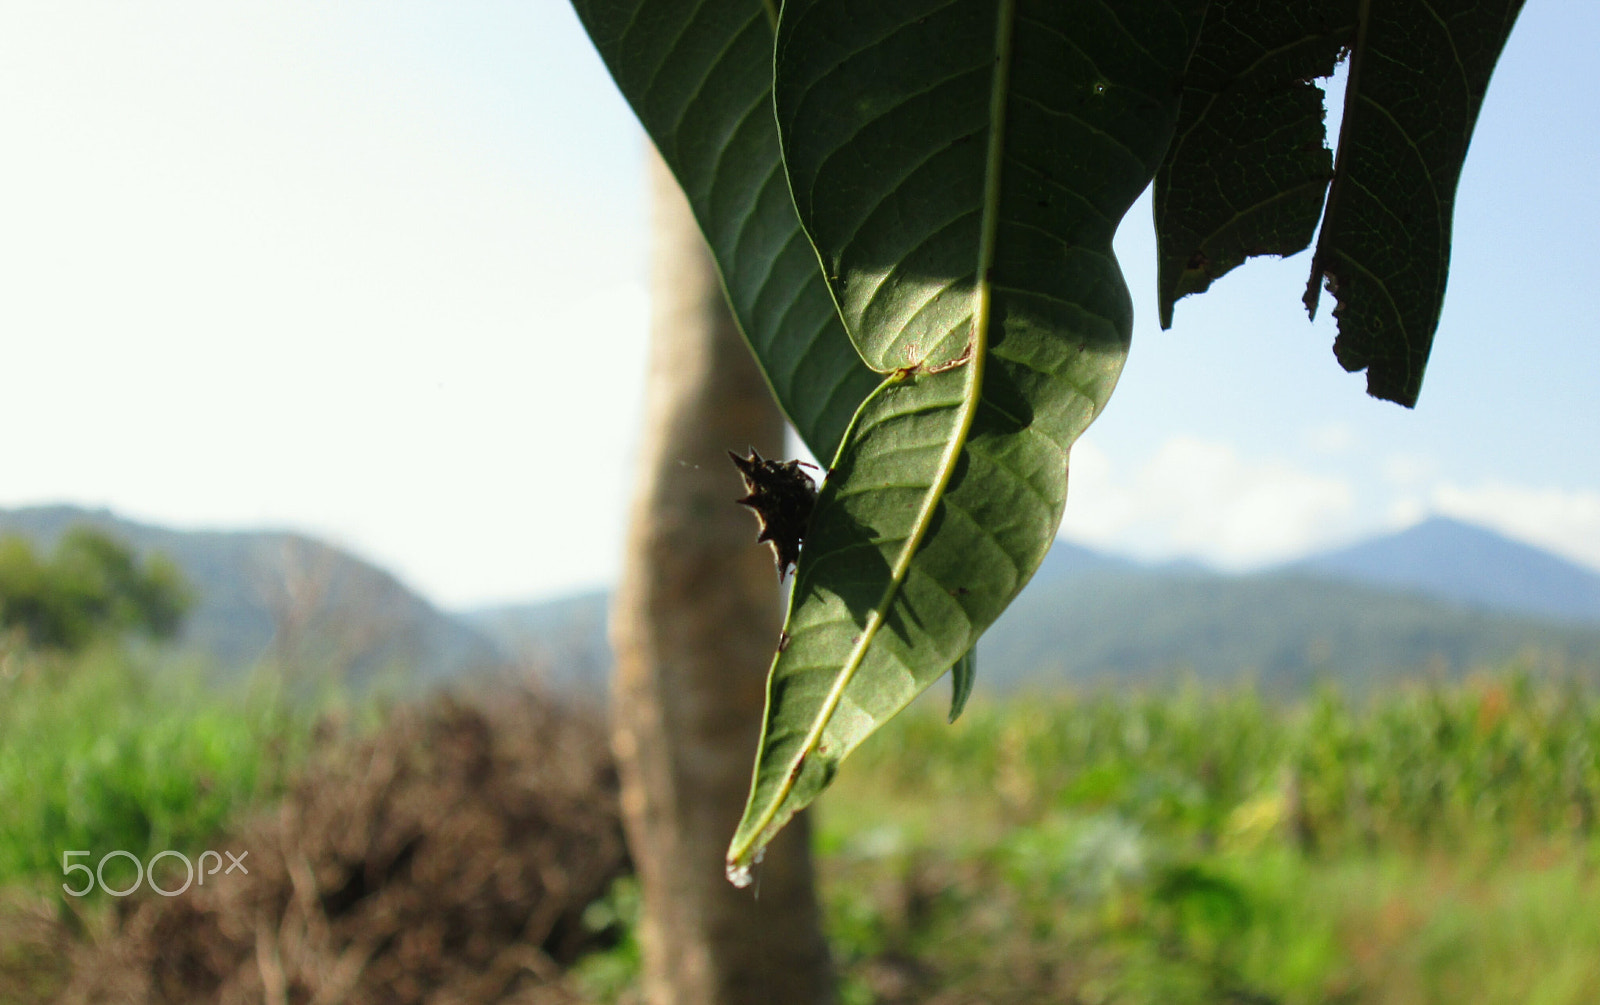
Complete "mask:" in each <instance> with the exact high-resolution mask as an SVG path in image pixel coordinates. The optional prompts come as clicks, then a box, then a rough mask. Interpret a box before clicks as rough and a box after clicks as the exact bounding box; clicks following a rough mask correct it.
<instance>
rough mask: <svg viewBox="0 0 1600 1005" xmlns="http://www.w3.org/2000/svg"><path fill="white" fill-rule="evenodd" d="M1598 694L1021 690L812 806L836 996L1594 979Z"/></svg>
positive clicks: (1575, 985) (1590, 984)
mask: <svg viewBox="0 0 1600 1005" xmlns="http://www.w3.org/2000/svg"><path fill="white" fill-rule="evenodd" d="M1597 798H1600V700H1597V698H1596V696H1595V695H1594V694H1592V693H1591V692H1588V691H1585V690H1581V689H1578V688H1576V687H1572V688H1568V687H1559V686H1548V685H1547V686H1536V685H1534V684H1532V683H1530V682H1528V681H1527V680H1526V679H1523V678H1519V677H1516V676H1515V675H1503V676H1500V677H1497V678H1486V679H1483V680H1478V681H1474V682H1472V683H1468V684H1454V685H1439V686H1414V687H1400V688H1392V689H1390V690H1387V691H1384V692H1382V693H1379V694H1377V695H1375V696H1373V697H1372V698H1371V699H1370V700H1368V701H1364V702H1363V703H1361V704H1360V705H1359V706H1352V705H1351V704H1348V703H1346V702H1344V701H1342V700H1341V699H1340V698H1339V697H1337V696H1336V695H1335V694H1333V693H1331V692H1329V693H1324V694H1321V695H1319V696H1317V697H1316V698H1314V699H1312V700H1310V701H1308V702H1304V703H1300V704H1296V705H1292V706H1278V705H1272V704H1267V703H1264V702H1263V701H1261V700H1259V699H1258V698H1257V697H1255V696H1254V695H1253V694H1251V693H1248V692H1237V691H1236V692H1231V693H1224V694H1216V693H1206V692H1203V691H1200V690H1198V689H1191V690H1187V691H1179V692H1176V693H1173V692H1167V693H1160V694H1132V695H1118V696H1112V695H1102V696H1099V697H1088V698H1080V699H1070V698H1044V699H1034V700H1017V701H1012V702H1008V703H1006V704H999V705H981V706H979V707H975V708H972V709H970V710H969V711H968V712H967V714H966V716H965V717H964V718H963V719H962V720H961V721H960V722H959V723H957V724H956V725H955V726H946V725H945V724H944V722H943V719H942V717H941V716H940V715H939V714H938V711H937V710H935V709H932V708H930V709H927V710H925V711H923V712H922V713H921V714H917V713H916V712H913V714H911V715H909V716H907V717H905V718H903V719H902V720H901V721H899V722H897V723H895V724H894V725H892V726H891V727H890V728H889V729H887V730H886V731H885V732H884V733H883V734H881V735H880V736H879V737H877V738H875V739H874V740H873V741H870V742H869V743H868V744H867V746H866V747H865V748H864V749H863V750H862V751H861V752H860V753H859V754H858V755H857V756H856V757H855V758H854V759H853V763H852V764H851V765H850V767H849V768H848V769H847V770H846V771H844V772H842V773H841V775H840V779H839V781H838V782H837V783H836V785H835V788H834V790H833V791H832V792H830V793H829V795H828V796H826V797H825V798H824V799H823V800H822V804H821V811H820V814H819V818H820V824H821V827H820V850H821V852H822V858H823V865H824V875H825V876H826V879H827V896H828V901H829V910H830V918H831V925H832V930H833V935H834V945H835V947H836V952H837V954H838V957H839V962H840V963H841V965H842V966H843V968H844V970H845V973H846V975H847V981H848V985H847V989H846V990H847V1001H849V1002H853V1003H865V1002H874V1001H925V1002H939V1003H955V1002H1018V1003H1021V1002H1039V1001H1074V1002H1076V1001H1081V1002H1086V1003H1087V1002H1126V1003H1135V1002H1149V1003H1158V1002H1159V1003H1183V1002H1217V1003H1225V1002H1237V1003H1245V1002H1252V1003H1255V1002H1259V1003H1265V1002H1282V1003H1321V1002H1327V1003H1333V1002H1383V1003H1391V1002H1392V1003H1401V1002H1408V1003H1410V1002H1416V1003H1421V1002H1438V1003H1446V1002H1450V1003H1454V1002H1464V1001H1472V1002H1506V1003H1511V1002H1519V1003H1520V1002H1547V1003H1557V1002H1562V1003H1566V1002H1571V1003H1578V1002H1593V1001H1600V874H1597V872H1596V866H1597V864H1600V855H1597V852H1600V844H1597V843H1596V841H1595V836H1594V834H1595V806H1596V799H1597Z"/></svg>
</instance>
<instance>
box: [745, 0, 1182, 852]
mask: <svg viewBox="0 0 1600 1005" xmlns="http://www.w3.org/2000/svg"><path fill="white" fill-rule="evenodd" d="M1200 7H1201V3H1200V2H1199V0H1196V2H1194V3H1189V4H1180V5H1177V6H1176V7H1175V6H1174V5H1172V4H1168V3H1153V2H1132V3H1125V4H1119V5H1117V6H1116V7H1115V9H1113V8H1111V7H1107V6H1098V5H1081V6H1080V5H1066V4H1060V3H1056V2H1049V0H956V2H954V3H952V2H950V0H880V2H874V3H870V4H863V3H859V2H856V0H788V2H787V3H786V4H785V6H784V8H783V14H782V18H781V21H780V25H779V33H778V46H777V56H776V78H775V79H776V83H775V87H774V99H775V103H776V107H777V115H778V122H779V130H780V136H781V141H782V144H783V152H784V159H785V165H786V168H787V171H788V174H789V180H790V184H791V187H792V189H793V192H794V198H795V205H796V207H797V208H798V210H799V213H800V218H801V221H802V223H803V225H804V227H805V229H806V233H807V235H808V236H809V237H810V239H811V241H812V243H813V244H814V245H815V247H816V253H817V257H818V260H819V261H820V263H821V266H822V270H823V273H824V274H825V275H826V276H827V278H828V284H829V288H830V290H831V292H832V293H833V296H834V298H835V300H836V301H837V303H838V305H839V309H840V313H841V315H842V316H843V318H844V320H845V324H846V327H847V329H848V330H849V334H850V338H851V339H852V340H853V341H854V343H855V345H856V347H857V349H858V350H859V351H860V353H861V355H862V357H863V358H864V359H865V360H866V361H867V363H868V364H869V365H871V366H872V367H873V368H874V369H877V370H879V371H881V372H883V373H885V378H884V380H883V382H882V384H881V385H880V386H879V387H878V389H877V390H876V391H875V392H873V394H872V395H870V396H869V397H868V398H867V400H866V401H865V402H864V403H863V404H862V407H861V409H860V411H859V412H858V413H857V415H856V417H855V419H854V421H853V423H852V424H851V427H850V430H849V431H848V433H847V434H846V437H845V441H844V445H843V447H842V448H841V450H840V453H839V455H838V458H837V459H836V461H835V464H834V468H833V470H832V471H831V472H830V473H829V477H828V479H827V481H826V482H824V484H823V487H822V490H821V493H820V494H819V496H818V500H817V508H816V511H815V515H814V517H813V520H812V525H811V528H810V530H809V532H808V535H807V540H806V545H805V548H804V550H803V551H802V553H801V560H800V564H799V568H798V569H797V572H796V583H795V588H794V592H793V594H792V595H791V599H790V610H789V616H788V621H787V624H786V626H785V631H786V633H787V636H788V638H789V643H788V645H787V646H786V647H785V648H784V650H783V651H782V652H780V653H779V654H778V655H777V657H776V659H775V661H774V664H773V669H772V674H771V677H770V680H769V687H768V700H767V715H766V722H765V728H764V732H763V736H762V744H761V750H760V753H759V755H758V759H757V765H756V771H755V777H754V780H753V787H752V792H751V798H750V801H749V804H748V805H747V807H746V812H745V816H744V819H743V820H742V821H741V823H740V826H739V829H738V832H737V833H736V834H735V836H734V840H733V843H732V845H731V847H730V849H729V855H728V861H729V868H730V875H736V874H738V873H739V872H740V871H742V870H744V869H747V868H748V866H749V865H750V863H751V862H752V861H753V859H754V858H755V856H756V855H757V853H758V852H759V850H760V848H761V847H762V846H763V845H764V844H765V843H766V841H768V840H769V839H770V838H771V836H772V835H773V834H774V833H775V832H776V831H777V829H778V828H779V827H781V826H782V825H783V823H784V822H785V821H786V820H788V819H789V818H790V817H791V816H792V815H793V814H794V813H795V812H796V811H798V810H799V809H801V808H802V807H804V806H805V805H806V804H807V803H809V802H810V801H811V800H812V799H813V798H815V796H816V795H817V794H818V793H819V792H820V791H821V790H822V789H823V788H824V787H825V786H826V785H827V784H828V782H829V781H830V780H831V778H832V776H833V773H834V772H835V770H836V769H837V767H838V764H839V762H840V761H841V760H842V759H843V758H844V757H845V756H846V755H847V754H848V753H849V752H850V751H851V750H853V749H854V748H855V747H856V746H857V745H858V744H860V743H861V741H862V740H863V739H865V738H866V737H867V736H868V735H869V734H870V733H872V732H873V731H874V730H875V729H877V728H878V727H879V726H880V725H881V724H882V723H884V722H885V721H887V720H888V719H889V718H890V717H892V716H893V715H894V714H895V713H897V712H898V711H900V710H901V709H902V708H904V707H905V706H906V704H908V703H909V702H910V701H911V700H912V699H913V698H914V697H915V696H916V695H917V694H918V693H920V692H921V691H922V690H923V689H925V688H927V687H928V686H929V685H930V684H932V683H933V682H934V681H935V680H937V679H938V678H939V677H940V676H942V675H943V674H944V673H945V672H946V671H948V670H949V669H950V668H951V667H952V665H953V664H955V663H956V662H957V661H958V660H959V659H961V658H962V657H963V656H964V654H966V653H967V652H969V651H970V650H971V648H972V646H973V644H974V643H975V642H976V641H977V638H978V635H979V634H980V633H981V632H982V631H983V630H984V629H985V628H987V627H988V626H989V624H991V623H992V622H993V621H994V620H995V618H996V617H998V616H999V614H1000V612H1001V611H1002V610H1003V609H1004V608H1005V606H1006V605H1007V604H1008V603H1010V601H1011V599H1012V598H1013V597H1015V596H1016V594H1017V592H1018V591H1020V590H1021V589H1022V587H1023V585H1024V584H1026V582H1027V581H1028V579H1029V577H1031V576H1032V575H1033V573H1034V571H1035V569H1037V568H1038V565H1039V562H1040V561H1041V560H1042V559H1043V557H1044V554H1045V551H1046V550H1047V549H1048V547H1049V545H1050V543H1051V541H1052V540H1053V539H1054V537H1055V532H1056V529H1057V526H1058V524H1059V522H1060V519H1061V512H1062V507H1063V505H1064V503H1065V499H1066V479H1067V454H1068V451H1069V449H1070V447H1071V445H1072V443H1073V441H1074V440H1075V439H1076V438H1077V437H1078V435H1079V434H1080V433H1082V431H1083V430H1084V428H1086V427H1087V426H1088V424H1089V423H1090V422H1091V421H1092V420H1093V418H1094V417H1095V416H1096V415H1097V414H1098V413H1099V411H1100V410H1101V409H1102V408H1103V407H1104V405H1105V403H1106V400H1107V398H1108V397H1109V395H1110V393H1111V389H1112V387H1113V386H1114V385H1115V383H1116V379H1117V375H1118V373H1119V372H1120V370H1121V366H1122V362H1123V360H1124V358H1125V357H1126V353H1127V346H1128V338H1129V334H1130V331H1131V327H1132V308H1131V304H1130V302H1129V298H1128V292H1127V289H1126V286H1125V284H1124V283H1123V281H1122V275H1121V271H1120V269H1119V268H1118V267H1117V263H1116V259H1115V257H1114V256H1113V255H1112V252H1111V239H1112V236H1113V235H1114V233H1115V231H1116V227H1117V224H1118V222H1119V221H1120V220H1121V218H1122V216H1123V214H1124V213H1125V212H1126V210H1127V208H1128V206H1129V205H1130V204H1131V203H1132V202H1133V200H1134V199H1135V198H1136V197H1137V196H1138V194H1139V192H1140V191H1142V190H1143V189H1144V187H1145V186H1146V185H1147V184H1148V183H1149V180H1150V178H1151V176H1152V175H1153V173H1154V171H1155V168H1156V165H1157V163H1158V162H1159V160H1160V157H1161V154H1162V152H1163V151H1164V150H1165V149H1166V146H1167V143H1168V140H1169V139H1170V136H1171V133H1172V129H1173V124H1174V122H1175V120H1176V117H1177V111H1178V99H1179V80H1180V77H1181V74H1182V71H1183V67H1184V65H1185V63H1186V62H1187V60H1188V58H1189V54H1190V51H1191V49H1192V46H1193V41H1194V38H1195V35H1196V34H1197V31H1198V26H1199V20H1200V17H1199V10H1200ZM1091 53H1092V54H1093V55H1092V57H1091V55H1089V54H1091ZM958 683H961V684H962V685H963V687H964V688H970V683H971V681H970V675H969V674H965V673H964V677H963V680H961V681H959V682H958Z"/></svg>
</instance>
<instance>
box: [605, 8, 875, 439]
mask: <svg viewBox="0 0 1600 1005" xmlns="http://www.w3.org/2000/svg"><path fill="white" fill-rule="evenodd" d="M573 6H574V7H575V8H576V9H577V12H578V17H579V18H580V19H581V20H582V21H583V25H584V27H585V28H586V29H587V30H588V32H589V37H590V38H591V39H592V40H593V41H594V44H595V47H596V48H598V49H599V50H600V55H601V57H602V58H603V59H604V60H605V63H606V66H607V67H608V68H609V69H610V71H611V75H612V77H613V78H614V79H615V80H616V82H617V86H618V87H619V88H620V89H621V91H622V94H623V96H624V97H625V98H627V99H628V103H629V104H631V105H632V106H633V110H634V112H635V113H636V114H637V115H638V116H639V121H640V122H642V123H643V124H644V128H645V131H646V132H648V133H649V134H650V138H651V139H652V140H654V141H655V144H656V147H657V149H659V150H660V151H661V155H662V157H663V159H665V160H666V162H667V166H668V167H670V168H671V169H672V172H673V174H674V175H676V176H677V178H678V181H679V183H680V184H681V185H682V186H683V189H684V192H685V193H686V194H687V195H688V197H689V205H690V206H691V207H692V208H693V210H694V214H695V218H696V219H697V220H698V221H699V223H700V229H701V230H702V231H703V232H704V233H705V235H706V240H707V242H708V243H709V244H710V245H711V250H712V254H713V255H714V256H715V258H716V261H717V266H718V268H719V269H720V270H721V272H722V279H723V283H724V285H725V287H726V288H727V292H728V299H729V302H730V303H731V304H732V306H733V313H734V316H735V317H737V318H738V320H739V326H740V328H741V329H742V330H743V331H744V334H745V337H746V339H747V340H748V341H749V342H750V346H751V349H752V350H754V352H755V355H756V358H757V360H759V361H760V364H761V369H762V371H763V372H764V373H765V374H766V377H767V381H768V383H769V384H770V385H771V386H772V392H773V395H774V396H775V397H776V398H777V399H778V403H779V405H781V406H782V408H783V410H784V412H785V414H787V415H788V416H789V419H790V421H791V422H793V423H794V425H795V428H796V429H797V430H798V431H799V433H800V436H801V438H802V439H803V440H805V442H806V445H807V446H808V447H810V448H811V450H812V452H813V453H814V454H815V455H816V456H818V457H820V458H823V459H827V458H831V457H832V456H833V455H834V453H835V451H836V450H837V448H838V445H839V440H840V437H841V436H842V435H843V433H844V429H845V427H846V426H847V425H848V424H849V421H850V417H851V415H852V414H854V412H855V410H856V408H857V406H859V405H860V403H861V401H862V399H863V398H865V397H866V396H867V394H868V393H869V392H870V391H871V390H872V388H873V387H874V386H875V385H876V384H877V382H878V380H879V378H878V377H876V376H875V375H874V374H873V373H872V372H871V371H870V370H868V369H867V368H866V367H865V366H863V365H862V364H861V360H860V359H859V357H857V355H856V354H855V352H854V351H853V350H852V349H851V346H850V341H849V339H848V337H847V336H846V335H845V333H844V330H843V328H842V327H841V326H840V324H839V318H838V315H837V313H836V311H835V310H834V306H833V302H832V300H831V299H830V298H829V296H828V290H827V286H826V285H825V284H824V282H823V279H822V276H821V275H820V274H819V272H818V270H817V259H816V254H815V252H814V251H813V250H812V249H811V247H810V245H809V243H808V242H807V241H806V239H805V237H804V235H802V233H801V231H800V223H799V220H798V219H797V218H796V217H795V212H794V204H793V202H792V201H791V199H790V197H789V187H788V183H787V182H786V181H785V179H784V175H783V170H782V163H781V161H780V158H779V153H778V134H777V128H776V125H775V124H774V122H773V118H772V44H773V22H774V20H775V17H776V2H775V0H769V2H765V3H764V2H762V0H573ZM735 445H736V446H737V444H735Z"/></svg>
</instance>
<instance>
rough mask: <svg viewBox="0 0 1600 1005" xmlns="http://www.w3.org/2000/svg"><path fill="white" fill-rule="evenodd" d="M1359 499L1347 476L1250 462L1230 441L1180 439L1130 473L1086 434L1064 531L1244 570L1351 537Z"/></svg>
mask: <svg viewBox="0 0 1600 1005" xmlns="http://www.w3.org/2000/svg"><path fill="white" fill-rule="evenodd" d="M1353 505H1354V492H1353V490H1352V489H1351V486H1350V485H1349V483H1347V482H1346V481H1344V480H1343V479H1340V478H1335V477H1331V476H1328V475H1323V474H1319V473H1316V472H1313V471H1309V470H1306V469H1304V468H1300V467H1297V466H1294V465H1292V464H1288V463H1285V462H1282V461H1276V460H1266V461H1254V460H1247V459H1245V458H1242V457H1240V456H1239V453H1238V451H1236V450H1235V449H1234V448H1233V447H1232V446H1230V445H1228V444H1225V443H1218V442H1214V441H1208V440H1202V439H1198V438H1195V437H1192V436H1177V437H1173V438H1172V439H1170V440H1168V441H1167V442H1166V443H1164V444H1162V446H1161V447H1160V448H1159V449H1158V450H1157V451H1156V452H1155V454H1154V455H1152V456H1151V457H1150V458H1149V459H1148V460H1146V461H1145V462H1144V463H1143V464H1141V465H1139V466H1138V467H1137V468H1136V469H1134V470H1132V471H1126V470H1125V469H1121V468H1119V466H1118V465H1116V464H1114V463H1113V462H1112V461H1111V459H1110V458H1108V457H1107V456H1106V455H1105V454H1104V453H1103V452H1102V451H1100V450H1099V449H1098V448H1097V447H1096V446H1095V445H1094V443H1093V442H1092V441H1082V442H1080V443H1079V444H1078V445H1077V446H1076V447H1074V448H1073V451H1072V475H1071V489H1070V491H1069V493H1068V498H1067V512H1066V519H1065V521H1064V526H1063V532H1064V534H1065V535H1066V536H1067V537H1069V538H1072V539H1074V540H1079V541H1082V542H1085V543H1088V544H1092V545H1096V546H1099V547H1105V548H1113V549H1116V550H1122V551H1130V552H1133V553H1135V554H1141V555H1146V556H1151V557H1155V556H1170V555H1184V556H1190V557H1195V558H1200V559H1203V560H1206V561H1209V562H1212V563H1215V564H1217V565H1221V566H1225V567H1234V568H1240V567H1248V566H1252V565H1260V564H1265V563H1269V562H1272V561H1276V560H1281V559H1284V558H1289V557H1292V556H1295V555H1298V554H1301V553H1303V552H1305V551H1307V550H1309V549H1311V548H1313V547H1316V546H1318V545H1322V544H1326V543H1329V542H1331V541H1333V540H1336V539H1339V538H1341V537H1343V536H1345V535H1346V532H1347V530H1348V527H1347V524H1348V521H1349V518H1350V515H1351V511H1352V509H1353Z"/></svg>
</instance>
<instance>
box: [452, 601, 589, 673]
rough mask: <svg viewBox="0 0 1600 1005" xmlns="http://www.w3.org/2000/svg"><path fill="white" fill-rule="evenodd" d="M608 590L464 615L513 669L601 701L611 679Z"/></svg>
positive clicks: (482, 610) (462, 616) (475, 611)
mask: <svg viewBox="0 0 1600 1005" xmlns="http://www.w3.org/2000/svg"><path fill="white" fill-rule="evenodd" d="M610 601H611V596H610V594H608V593H606V592H605V591H604V590H596V591H594V592H592V593H580V594H578V595H576V596H572V597H562V598H561V599H559V600H551V601H546V602H544V603H540V604H512V605H508V606H505V607H485V608H480V609H478V610H473V611H467V612H464V613H463V614H461V615H460V617H461V618H462V619H463V620H465V621H466V623H467V624H469V625H471V626H472V627H473V628H474V629H476V630H478V631H480V632H482V633H483V634H484V635H485V636H486V637H488V638H490V639H492V640H494V642H495V644H496V645H497V646H499V648H500V651H501V652H502V653H504V654H505V655H506V657H507V658H508V659H510V660H511V662H512V663H513V665H515V666H517V667H518V668H519V669H522V670H524V671H526V672H529V673H531V674H532V675H533V676H534V677H536V678H537V679H539V680H542V681H544V682H546V683H548V684H550V685H551V686H552V687H555V688H557V689H558V690H561V691H566V692H577V693H580V694H583V695H586V696H588V697H595V698H598V697H600V696H602V695H604V694H605V692H606V682H607V680H608V679H609V678H610V676H611V646H610V644H609V643H608V642H607V640H606V615H607V612H608V609H609V605H610Z"/></svg>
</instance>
